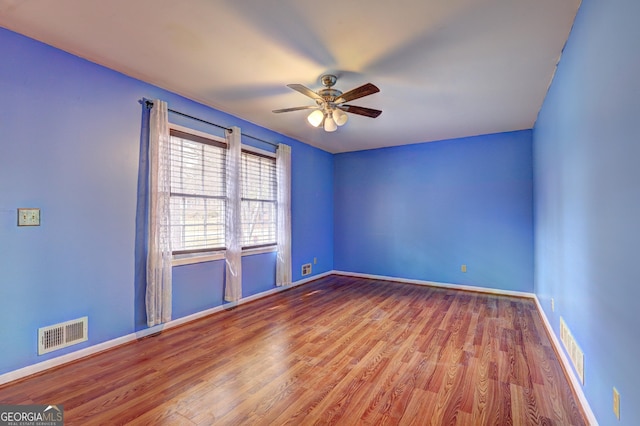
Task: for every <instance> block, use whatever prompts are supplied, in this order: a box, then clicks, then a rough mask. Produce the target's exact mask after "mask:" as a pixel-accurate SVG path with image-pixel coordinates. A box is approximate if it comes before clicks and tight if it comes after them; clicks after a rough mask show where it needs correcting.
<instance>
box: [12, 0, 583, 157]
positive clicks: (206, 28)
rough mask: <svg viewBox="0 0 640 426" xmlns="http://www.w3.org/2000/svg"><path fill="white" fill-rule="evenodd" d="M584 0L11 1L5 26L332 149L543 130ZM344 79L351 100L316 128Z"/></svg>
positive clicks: (273, 128)
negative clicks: (316, 96) (543, 112)
mask: <svg viewBox="0 0 640 426" xmlns="http://www.w3.org/2000/svg"><path fill="white" fill-rule="evenodd" d="M579 5H580V0H394V1H391V0H322V1H308V0H271V1H267V0H180V1H176V0H106V1H105V0H0V26H3V27H5V28H8V29H10V30H13V31H16V32H18V33H21V34H24V35H27V36H29V37H32V38H35V39H37V40H40V41H43V42H45V43H48V44H50V45H53V46H56V47H58V48H60V49H62V50H65V51H68V52H71V53H73V54H75V55H78V56H80V57H83V58H86V59H89V60H91V61H93V62H96V63H99V64H102V65H105V66H107V67H109V68H112V69H115V70H118V71H120V72H123V73H124V74H127V75H130V76H133V77H136V78H139V79H141V80H144V81H147V82H150V83H153V84H156V85H158V86H160V87H163V88H165V89H168V90H171V91H173V92H176V93H179V94H181V95H184V96H186V97H188V98H191V99H194V100H196V101H199V102H201V103H203V104H206V105H209V106H212V107H214V108H217V109H219V110H222V111H225V112H228V113H231V114H233V115H235V116H238V117H240V118H243V119H245V120H248V121H250V122H253V123H256V124H258V125H261V126H264V127H266V128H269V129H272V130H275V131H277V132H279V133H282V134H284V135H287V136H290V137H292V138H295V139H297V140H300V141H302V142H306V143H308V144H310V145H314V146H316V147H320V148H322V149H325V150H327V151H329V152H334V153H336V152H345V151H355V150H362V149H369V148H377V147H384V146H394V145H403V144H409V143H417V142H428V141H434V140H442V139H450V138H457V137H464V136H472V135H479V134H487V133H495V132H503V131H511V130H520V129H530V128H532V127H533V124H534V122H535V120H536V117H537V114H538V111H539V109H540V107H541V105H542V101H543V99H544V97H545V95H546V92H547V88H548V86H549V84H550V82H551V79H552V76H553V73H554V71H555V66H556V64H557V61H558V59H559V57H560V54H561V51H562V48H563V46H564V43H565V42H566V40H567V37H568V35H569V31H570V29H571V26H572V24H573V20H574V17H575V15H576V12H577V9H578V7H579ZM328 72H330V73H334V74H336V75H338V77H339V78H338V83H337V84H336V86H335V88H337V89H339V90H342V91H343V92H346V91H347V90H350V89H353V88H355V87H357V86H360V85H362V84H364V83H367V82H371V83H373V84H375V85H376V86H378V87H379V88H380V93H376V94H374V95H371V96H368V97H365V98H361V99H358V100H355V101H351V102H350V104H353V105H358V106H364V107H369V108H375V109H381V110H383V113H382V115H380V117H378V118H376V119H372V118H368V117H363V116H359V115H351V114H350V119H349V122H348V123H347V124H346V125H345V126H344V127H340V128H339V129H338V130H337V131H336V132H334V133H326V132H324V131H323V130H322V129H318V128H313V127H311V126H310V125H309V124H308V123H307V121H306V119H305V118H306V116H307V115H308V114H309V111H296V112H289V113H283V114H274V113H272V112H271V111H272V110H274V109H279V108H287V107H295V106H304V105H314V102H313V100H311V99H309V98H307V97H305V96H303V95H302V94H300V93H298V92H295V91H293V90H291V89H289V88H287V87H286V86H285V85H286V84H288V83H300V84H303V85H306V86H307V87H309V88H311V89H313V90H317V89H320V88H322V86H321V84H320V76H321V75H322V74H325V73H328Z"/></svg>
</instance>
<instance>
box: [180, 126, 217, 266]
mask: <svg viewBox="0 0 640 426" xmlns="http://www.w3.org/2000/svg"><path fill="white" fill-rule="evenodd" d="M225 157H226V148H225V145H224V144H223V143H221V142H217V141H215V140H212V139H206V138H203V137H200V136H196V135H192V134H189V133H185V132H180V131H177V130H174V129H172V130H171V244H172V247H173V252H174V254H180V253H194V252H199V251H211V250H216V249H224V246H225V244H224V236H225V232H224V226H225V207H226V186H225Z"/></svg>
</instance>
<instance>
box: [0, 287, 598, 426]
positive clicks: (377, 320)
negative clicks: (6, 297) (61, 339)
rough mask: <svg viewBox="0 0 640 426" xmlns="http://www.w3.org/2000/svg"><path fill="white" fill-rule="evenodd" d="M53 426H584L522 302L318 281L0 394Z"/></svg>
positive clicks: (535, 318)
mask: <svg viewBox="0 0 640 426" xmlns="http://www.w3.org/2000/svg"><path fill="white" fill-rule="evenodd" d="M0 403H2V404H34V403H35V404H62V405H63V406H64V410H65V424H66V425H92V424H108V425H117V424H139V425H194V424H195V425H214V424H215V425H289V424H290V425H314V424H339V425H364V424H372V425H381V424H390V425H394V424H402V425H511V424H513V425H528V424H534V425H584V424H586V422H585V419H584V415H583V413H582V410H581V408H580V407H579V406H578V405H577V403H576V399H575V397H574V395H573V393H572V391H571V388H570V387H569V385H568V382H567V380H566V377H565V376H564V371H563V369H562V367H561V365H560V364H559V362H558V360H557V358H556V354H555V352H554V350H553V348H552V346H551V344H550V342H549V339H548V337H547V335H546V333H545V330H544V328H543V326H542V323H541V319H540V317H539V315H538V313H537V311H536V309H535V305H534V303H533V302H532V301H531V300H527V299H520V298H510V297H502V296H492V295H486V294H480V293H471V292H461V291H454V290H448V289H438V288H431V287H424V286H416V285H408V284H399V283H393V282H387V281H374V280H368V279H359V278H350V277H340V276H330V277H326V278H323V279H320V280H317V281H314V282H312V283H309V284H306V285H304V286H301V287H297V288H293V289H290V290H288V291H285V292H282V293H278V294H275V295H273V296H269V297H267V298H264V299H260V300H257V301H255V302H251V303H248V304H245V305H241V306H239V307H237V308H235V309H233V310H230V311H223V312H219V313H217V314H214V315H211V316H209V317H206V318H203V319H200V320H198V321H194V322H192V323H189V324H186V325H184V326H181V327H178V328H174V329H170V330H168V331H166V332H164V333H162V334H159V335H156V336H153V337H148V338H145V339H142V340H140V341H137V342H133V343H130V344H127V345H124V346H121V347H118V348H115V349H113V350H110V351H107V352H103V353H100V354H97V355H94V356H92V357H90V358H86V359H83V360H80V361H76V362H74V363H72V364H68V365H65V366H62V367H58V368H56V369H53V370H49V371H47V372H45V373H42V374H39V375H36V376H33V377H30V378H26V379H24V380H21V381H17V382H13V383H9V384H7V385H5V386H3V387H0Z"/></svg>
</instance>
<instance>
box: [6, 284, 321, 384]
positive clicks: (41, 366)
mask: <svg viewBox="0 0 640 426" xmlns="http://www.w3.org/2000/svg"><path fill="white" fill-rule="evenodd" d="M331 274H333V271H328V272H324V273H321V274H318V275H313V276H310V277H307V278H305V279H302V280H298V281H296V282H294V283H292V284H290V285H287V286H283V287H276V288H273V289H271V290H267V291H264V292H262V293H258V294H254V295H252V296H248V297H245V298H242V299H240V300H239V301H237V302H231V303H225V304H224V305H220V306H216V307H213V308H210V309H206V310H204V311H200V312H196V313H194V314H191V315H187V316H185V317H182V318H178V319H175V320H172V321H169V322H167V323H164V324H160V325H156V326H154V327H150V328H145V329H143V330H140V331H137V332H135V333H130V334H127V335H124V336H121V337H117V338H115V339H112V340H108V341H106V342H102V343H98V344H96V345H93V346H89V347H87V348H84V349H80V350H77V351H75V352H71V353H68V354H65V355H61V356H59V357H56V358H51V359H48V360H46V361H42V362H39V363H37V364H32V365H28V366H26V367H23V368H20V369H18V370H13V371H9V372H8V373H4V374H1V375H0V385H3V384H5V383H9V382H12V381H14V380H18V379H22V378H24V377H27V376H31V375H32V374H36V373H40V372H42V371H45V370H48V369H50V368H54V367H58V366H60V365H63V364H67V363H69V362H72V361H76V360H79V359H81V358H85V357H88V356H90V355H94V354H96V353H98V352H103V351H106V350H108V349H112V348H115V347H116V346H120V345H124V344H125V343H129V342H132V341H134V340H137V339H141V338H143V337H146V336H150V335H152V334H156V333H159V332H161V331H163V330H168V329H170V328H173V327H177V326H179V325H182V324H185V323H188V322H191V321H195V320H197V319H200V318H202V317H206V316H208V315H211V314H214V313H216V312H220V311H223V310H225V309H230V308H233V307H236V306H238V305H242V304H244V303H248V302H251V301H254V300H258V299H261V298H263V297H267V296H270V295H272V294H275V293H279V292H281V291H284V290H287V289H290V288H293V287H297V286H300V285H303V284H306V283H308V282H310V281H315V280H317V279H320V278H324V277H326V276H328V275H331Z"/></svg>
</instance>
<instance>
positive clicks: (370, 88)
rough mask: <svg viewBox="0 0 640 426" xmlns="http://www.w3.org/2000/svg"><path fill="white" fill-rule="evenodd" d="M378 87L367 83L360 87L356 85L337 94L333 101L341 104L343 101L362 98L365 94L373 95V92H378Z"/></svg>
mask: <svg viewBox="0 0 640 426" xmlns="http://www.w3.org/2000/svg"><path fill="white" fill-rule="evenodd" d="M379 91H380V89H378V87H377V86H375V85H373V84H371V83H367V84H364V85H362V86H360V87H356V88H355V89H353V90H349V91H348V92H346V93H343V94H342V95H341V96H339V97H338V98H337V99H336V100H335V101H334V102H335V103H337V104H341V103H343V102H349V101H352V100H354V99H359V98H363V97H365V96H369V95H373V94H374V93H378V92H379Z"/></svg>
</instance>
